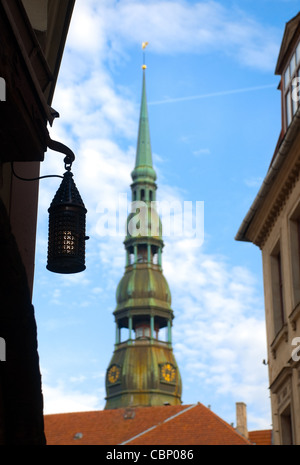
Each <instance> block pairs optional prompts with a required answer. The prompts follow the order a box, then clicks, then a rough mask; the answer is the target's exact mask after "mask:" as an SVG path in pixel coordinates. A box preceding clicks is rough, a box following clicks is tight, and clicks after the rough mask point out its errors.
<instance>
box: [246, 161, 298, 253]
mask: <svg viewBox="0 0 300 465" xmlns="http://www.w3.org/2000/svg"><path fill="white" fill-rule="evenodd" d="M299 179H300V156H299V157H298V159H297V161H296V163H295V165H294V166H293V168H292V169H291V171H290V174H289V175H288V177H287V179H286V181H285V183H284V185H283V186H282V188H281V190H280V192H279V193H278V195H277V197H276V199H275V201H274V203H273V206H272V208H271V210H270V213H269V214H268V216H267V218H266V220H265V221H264V225H263V227H262V228H261V230H260V232H259V235H258V236H257V238H256V239H255V241H254V244H255V245H257V246H258V247H259V248H260V249H262V248H263V246H264V244H265V243H266V241H267V239H268V237H269V235H270V233H271V230H272V228H273V226H274V224H275V222H276V220H277V218H278V217H279V216H280V214H281V212H282V210H283V208H284V206H285V205H286V203H287V200H288V198H289V196H290V194H291V193H292V191H293V189H294V188H295V186H296V184H297V182H298V181H299Z"/></svg>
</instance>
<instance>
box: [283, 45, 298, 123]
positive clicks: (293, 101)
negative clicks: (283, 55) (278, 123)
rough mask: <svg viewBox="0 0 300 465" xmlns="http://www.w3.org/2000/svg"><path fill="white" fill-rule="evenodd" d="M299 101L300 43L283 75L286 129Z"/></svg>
mask: <svg viewBox="0 0 300 465" xmlns="http://www.w3.org/2000/svg"><path fill="white" fill-rule="evenodd" d="M299 101H300V42H299V43H298V45H297V47H296V49H295V52H294V53H293V55H292V58H291V60H290V61H289V63H288V65H287V68H286V70H285V72H284V75H283V102H284V108H285V125H286V129H287V128H288V127H289V125H290V124H291V122H292V119H293V117H294V115H295V113H296V111H297V109H298V107H299Z"/></svg>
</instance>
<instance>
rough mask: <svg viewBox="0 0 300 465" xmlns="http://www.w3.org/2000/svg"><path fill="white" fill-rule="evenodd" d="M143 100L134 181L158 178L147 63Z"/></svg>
mask: <svg viewBox="0 0 300 465" xmlns="http://www.w3.org/2000/svg"><path fill="white" fill-rule="evenodd" d="M142 68H143V86H142V101H141V110H140V119H139V132H138V142H137V150H136V160H135V168H134V170H133V172H132V173H131V177H132V180H133V181H134V182H139V183H141V182H145V181H147V180H148V181H150V182H151V181H152V182H155V180H156V173H155V171H154V169H153V165H152V150H151V140H150V129H149V117H148V106H147V95H146V65H143V67H142Z"/></svg>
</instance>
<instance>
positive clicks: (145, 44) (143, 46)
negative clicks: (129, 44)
mask: <svg viewBox="0 0 300 465" xmlns="http://www.w3.org/2000/svg"><path fill="white" fill-rule="evenodd" d="M147 45H149V42H143V43H142V49H143V50H144V54H143V56H144V62H143V66H142V68H143V69H147V66H146V64H145V48H146V47H147Z"/></svg>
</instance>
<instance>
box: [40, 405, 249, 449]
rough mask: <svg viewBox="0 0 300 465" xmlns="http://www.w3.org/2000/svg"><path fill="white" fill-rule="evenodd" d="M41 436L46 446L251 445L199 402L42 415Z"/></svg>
mask: <svg viewBox="0 0 300 465" xmlns="http://www.w3.org/2000/svg"><path fill="white" fill-rule="evenodd" d="M45 433H46V438H47V443H48V444H49V445H119V444H132V445H137V444H141V445H156V444H158V445H172V444H173V445H198V444H199V445H201V444H206V445H223V444H226V445H246V444H251V442H250V441H248V440H247V439H245V438H244V437H243V436H241V435H240V434H239V433H238V432H236V431H235V429H234V428H233V427H232V426H230V425H229V424H228V423H226V422H225V421H223V420H222V419H221V418H220V417H218V416H217V415H216V414H214V413H213V412H212V411H211V410H209V409H208V408H206V407H204V405H202V404H200V403H198V404H195V405H178V406H171V405H168V406H159V407H137V408H132V409H129V408H128V409H124V408H123V409H115V410H102V411H94V412H79V413H65V414H57V415H46V416H45ZM76 435H77V436H76ZM76 437H77V438H78V439H76Z"/></svg>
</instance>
